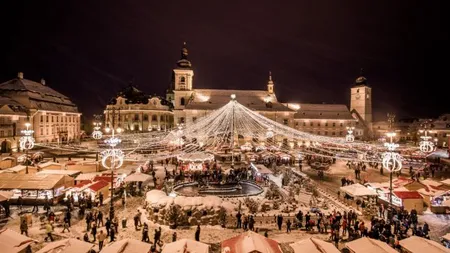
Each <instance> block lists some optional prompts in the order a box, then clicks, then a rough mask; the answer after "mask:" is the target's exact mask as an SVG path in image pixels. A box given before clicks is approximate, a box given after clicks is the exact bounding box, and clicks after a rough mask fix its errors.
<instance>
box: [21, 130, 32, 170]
mask: <svg viewBox="0 0 450 253" xmlns="http://www.w3.org/2000/svg"><path fill="white" fill-rule="evenodd" d="M30 126H31V124H30V123H29V122H27V123H25V127H26V128H27V129H24V130H22V131H21V133H22V134H23V136H22V137H20V140H19V144H20V148H21V149H24V150H25V159H26V160H25V173H26V174H28V160H29V159H28V150H30V149H32V148H33V147H34V138H33V133H34V131H33V130H32V129H30Z"/></svg>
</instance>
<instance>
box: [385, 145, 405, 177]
mask: <svg viewBox="0 0 450 253" xmlns="http://www.w3.org/2000/svg"><path fill="white" fill-rule="evenodd" d="M384 146H385V147H386V148H387V150H388V151H387V152H385V153H383V156H382V157H383V159H382V165H383V168H384V169H386V170H387V171H389V172H397V171H400V170H401V169H402V160H403V157H402V156H401V155H400V154H399V153H396V152H394V150H395V149H396V148H397V147H398V146H399V145H398V144H397V143H393V142H387V143H385V144H384Z"/></svg>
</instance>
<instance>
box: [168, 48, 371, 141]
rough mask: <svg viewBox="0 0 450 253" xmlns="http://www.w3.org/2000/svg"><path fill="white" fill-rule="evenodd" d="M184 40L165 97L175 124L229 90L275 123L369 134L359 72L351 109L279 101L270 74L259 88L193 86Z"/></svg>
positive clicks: (212, 105)
mask: <svg viewBox="0 0 450 253" xmlns="http://www.w3.org/2000/svg"><path fill="white" fill-rule="evenodd" d="M188 54H189V53H188V49H187V47H186V44H184V46H183V48H182V49H181V58H180V60H178V61H177V63H176V67H175V68H174V69H173V73H172V84H171V87H170V89H169V90H168V92H167V95H166V97H167V99H168V100H170V101H172V103H173V106H174V109H173V112H174V124H175V125H180V124H181V125H189V124H192V123H193V122H195V121H196V120H197V119H199V118H200V117H203V116H205V115H207V114H208V113H210V112H212V111H213V110H216V109H218V108H220V107H222V106H224V105H225V104H226V103H228V102H229V101H230V96H231V95H232V94H235V95H236V100H237V101H238V102H239V103H241V104H243V105H244V106H246V107H248V108H250V109H252V110H254V111H256V112H258V113H260V114H261V115H264V116H266V117H268V118H270V119H272V120H274V121H276V122H278V123H281V124H284V125H287V126H290V127H293V128H296V129H298V130H301V131H306V132H310V133H313V134H318V135H326V136H330V137H333V136H335V137H342V136H345V135H346V134H347V127H355V130H354V133H355V135H356V136H357V137H360V138H361V137H363V136H364V135H368V134H369V133H370V131H371V124H372V97H371V88H370V87H369V86H368V85H367V79H366V78H365V77H363V76H362V75H361V76H360V77H358V78H357V79H356V81H355V85H354V87H352V88H351V91H352V93H351V99H350V105H351V110H349V109H348V107H347V105H344V104H306V103H305V104H301V103H281V102H280V101H278V99H277V96H276V94H275V84H274V81H273V80H272V74H271V73H269V78H268V81H267V84H266V89H261V90H225V89H196V88H195V86H194V70H193V68H192V63H191V62H190V61H189V59H188Z"/></svg>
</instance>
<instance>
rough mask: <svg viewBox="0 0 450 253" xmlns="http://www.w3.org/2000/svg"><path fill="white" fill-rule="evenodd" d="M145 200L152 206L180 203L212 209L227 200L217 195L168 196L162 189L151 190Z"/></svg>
mask: <svg viewBox="0 0 450 253" xmlns="http://www.w3.org/2000/svg"><path fill="white" fill-rule="evenodd" d="M145 201H146V202H147V204H148V205H150V206H152V207H157V208H161V207H165V206H168V205H171V204H172V203H174V204H177V205H180V206H181V207H187V206H190V207H194V206H199V207H202V208H204V209H210V208H215V207H220V206H222V205H223V204H224V203H225V202H223V201H222V199H221V198H219V197H217V196H204V197H203V196H198V197H185V196H176V197H171V196H167V195H166V193H165V192H163V191H161V190H151V191H149V192H147V194H146V198H145Z"/></svg>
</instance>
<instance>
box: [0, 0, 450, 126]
mask: <svg viewBox="0 0 450 253" xmlns="http://www.w3.org/2000/svg"><path fill="white" fill-rule="evenodd" d="M8 2H9V3H8ZM443 3H444V1H438V0H435V1H423V0H420V1H418V0H395V1H392V0H377V1H362V0H355V1H353V0H342V1H339V0H323V1H321V0H316V1H311V0H296V1H273V0H272V1H266V0H259V1H250V0H249V1H247V0H245V1H243V0H241V1H211V0H209V1H188V0H185V1H177V0H167V1H148V0H147V1H111V0H110V1H26V2H22V1H13V0H11V1H1V3H0V9H1V13H2V14H1V18H0V21H1V23H0V28H1V31H2V33H1V34H2V36H1V41H2V42H3V43H2V46H1V47H0V81H7V80H9V79H12V78H14V77H15V76H16V75H17V72H19V71H22V72H24V75H25V78H27V79H32V80H40V78H41V77H43V78H45V79H46V81H47V84H48V85H49V86H50V87H52V88H55V89H56V90H58V91H60V92H61V93H63V94H65V95H67V96H69V97H72V98H73V100H74V101H75V102H76V103H77V104H78V105H79V107H80V109H81V111H82V112H83V113H84V114H85V115H86V116H87V117H91V115H92V114H94V113H101V112H102V109H103V108H104V106H105V104H106V103H107V102H108V101H109V99H110V98H111V97H112V96H113V95H115V93H116V92H117V91H118V90H119V89H120V88H121V87H124V86H126V85H127V84H128V82H129V81H130V80H131V79H134V80H135V84H136V85H137V86H138V87H139V88H140V89H142V90H143V91H145V92H147V93H149V94H153V93H156V94H158V95H163V94H164V92H165V90H166V89H167V87H168V85H169V82H170V77H171V70H172V68H173V66H174V63H175V62H176V61H177V60H178V59H179V54H180V53H179V50H180V48H181V45H182V43H183V41H186V42H187V43H188V48H189V53H190V55H189V57H190V60H191V61H192V63H193V67H194V70H195V79H194V87H196V88H235V89H265V88H266V80H267V75H268V71H269V70H271V71H272V72H273V76H274V80H275V90H276V92H277V95H278V98H279V100H282V101H286V102H288V101H289V102H313V103H322V102H326V103H345V104H348V103H349V88H350V87H351V86H352V84H353V82H354V80H355V78H356V77H357V76H358V75H359V70H360V68H364V74H365V76H366V77H367V79H368V80H369V85H370V86H371V87H372V88H373V99H374V100H373V103H374V111H375V115H376V116H378V117H376V119H378V120H383V119H384V115H385V114H386V113H387V112H388V111H391V112H396V113H397V114H398V115H399V116H398V117H410V116H417V117H425V116H428V117H431V116H437V115H439V114H441V113H445V112H447V113H448V112H450V105H449V103H448V102H447V98H448V97H449V92H445V91H444V89H445V87H446V86H448V80H447V74H448V68H447V65H448V58H449V52H448V48H447V47H448V42H449V36H448V30H449V28H448V27H446V26H445V23H447V22H448V21H449V20H448V19H449V18H448V15H447V17H446V16H445V14H444V10H446V8H444V5H443ZM5 42H6V43H5ZM447 89H448V88H447Z"/></svg>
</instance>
